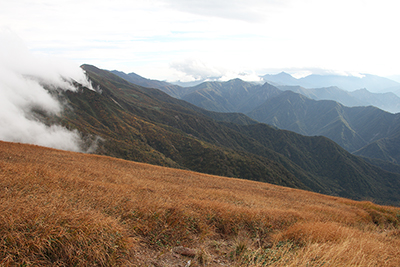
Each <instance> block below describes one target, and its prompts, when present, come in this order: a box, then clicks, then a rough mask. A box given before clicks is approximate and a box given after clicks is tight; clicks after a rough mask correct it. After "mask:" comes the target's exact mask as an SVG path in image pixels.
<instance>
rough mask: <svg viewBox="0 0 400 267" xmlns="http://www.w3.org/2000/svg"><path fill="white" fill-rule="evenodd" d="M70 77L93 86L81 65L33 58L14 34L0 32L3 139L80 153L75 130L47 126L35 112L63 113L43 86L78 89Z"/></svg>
mask: <svg viewBox="0 0 400 267" xmlns="http://www.w3.org/2000/svg"><path fill="white" fill-rule="evenodd" d="M69 78H73V79H74V80H76V81H78V82H80V83H83V84H84V85H87V86H90V83H89V82H88V81H87V79H86V77H85V74H84V73H83V71H82V70H81V69H80V68H79V66H75V65H72V64H70V63H65V62H63V61H59V60H54V59H50V58H42V57H37V56H33V55H32V54H31V53H30V52H29V51H28V49H27V48H26V47H25V46H24V44H23V42H22V41H21V40H20V39H19V38H18V37H17V36H16V35H15V34H13V33H11V32H9V31H3V32H0V139H1V140H3V141H11V142H21V143H31V144H37V145H42V146H48V147H53V148H58V149H65V150H72V151H81V140H80V136H79V134H78V133H77V132H76V131H69V130H67V129H65V128H63V127H61V126H56V125H52V126H48V125H45V124H43V123H41V122H40V121H39V120H38V119H37V118H36V117H35V115H34V114H33V113H32V111H33V110H40V111H42V112H45V113H47V114H50V115H51V114H54V115H57V114H60V112H62V111H63V107H62V106H61V104H60V103H59V102H58V101H57V100H56V99H55V98H53V97H52V96H51V95H50V94H49V91H47V90H46V89H44V88H43V84H46V85H51V86H54V87H57V88H61V89H64V90H76V89H75V88H74V87H73V86H72V85H71V83H69V82H67V80H66V79H69Z"/></svg>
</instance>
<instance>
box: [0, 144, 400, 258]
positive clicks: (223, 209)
mask: <svg viewBox="0 0 400 267" xmlns="http://www.w3.org/2000/svg"><path fill="white" fill-rule="evenodd" d="M0 170H1V172H0V214H1V215H2V216H0V236H1V239H0V265H2V266H14V265H21V266H38V265H40V266H54V265H57V266H74V265H77V266H93V265H97V266H116V265H123V266H152V265H155V266H178V265H185V264H186V263H187V262H188V261H189V260H190V261H191V265H190V266H202V265H207V266H221V265H223V264H225V265H229V266H265V265H267V264H272V265H273V266H308V265H310V264H311V265H313V266H320V265H327V266H397V265H398V262H399V261H400V252H399V251H400V228H399V227H400V209H399V208H394V207H388V206H378V205H375V204H372V203H370V202H356V201H352V200H347V199H343V198H338V197H330V196H324V195H320V194H317V193H311V192H308V191H301V190H297V189H290V188H284V187H280V186H274V185H271V184H266V183H260V182H252V181H246V180H239V179H233V178H224V177H218V176H211V175H205V174H199V173H195V172H190V171H184V170H177V169H170V168H165V167H158V166H152V165H148V164H143V163H135V162H129V161H125V160H120V159H115V158H109V157H105V156H94V155H86V154H80V153H72V152H65V151H58V150H54V149H48V148H42V147H37V146H32V145H22V144H14V143H6V142H0ZM178 246H184V247H188V248H190V249H192V253H191V254H192V255H191V257H187V256H182V255H180V254H177V253H175V252H174V251H178V249H177V247H178ZM178 252H179V251H178Z"/></svg>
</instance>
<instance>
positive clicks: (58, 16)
mask: <svg viewBox="0 0 400 267" xmlns="http://www.w3.org/2000/svg"><path fill="white" fill-rule="evenodd" d="M399 10H400V2H399V1H395V0H379V1H378V0H373V1H370V0H301V1H300V0H298V1H295V0H229V1H228V0H144V1H141V0H36V1H35V0H33V1H29V0H2V1H1V3H0V28H2V30H4V29H6V30H11V31H12V32H14V33H15V34H16V35H18V36H19V37H20V38H21V39H22V40H24V42H25V44H26V45H27V46H28V48H29V49H30V50H31V51H32V52H33V53H34V54H45V55H54V56H57V57H62V58H67V59H70V60H73V61H75V62H77V63H79V64H83V63H88V64H93V65H96V66H98V67H100V68H104V69H109V70H114V69H117V70H121V71H125V72H135V73H137V74H139V75H142V76H145V77H147V78H153V79H160V80H163V79H166V80H170V81H172V80H177V79H182V80H190V79H200V78H206V77H212V76H218V77H219V76H222V77H224V79H228V78H233V77H235V76H238V75H239V77H241V78H243V79H255V78H253V77H255V76H256V75H259V74H266V73H274V72H278V71H281V70H286V71H288V72H290V73H300V74H306V73H309V72H308V71H310V70H311V71H315V72H318V71H320V69H323V70H326V71H336V72H344V73H346V72H347V73H353V72H360V73H371V74H377V75H382V76H388V75H398V74H400V65H399V64H398V62H400V53H399V52H398V49H399V48H400V37H399V35H398V26H400V16H399V14H398V13H399Z"/></svg>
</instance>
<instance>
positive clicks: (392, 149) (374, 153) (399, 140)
mask: <svg viewBox="0 0 400 267" xmlns="http://www.w3.org/2000/svg"><path fill="white" fill-rule="evenodd" d="M354 154H355V155H359V156H364V157H368V158H373V159H380V160H384V161H388V162H391V163H395V164H397V165H400V134H398V135H396V136H393V137H389V138H382V139H379V140H377V141H375V142H372V143H371V144H368V145H367V146H365V147H363V148H361V149H360V150H358V151H355V152H354ZM388 170H391V171H393V172H398V170H397V169H396V170H393V169H388ZM399 173H400V172H399Z"/></svg>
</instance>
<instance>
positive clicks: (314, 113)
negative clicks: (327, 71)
mask: <svg viewBox="0 0 400 267" xmlns="http://www.w3.org/2000/svg"><path fill="white" fill-rule="evenodd" d="M114 73H115V74H117V75H119V76H121V77H124V78H125V79H128V78H129V77H131V78H130V79H131V81H133V78H135V79H136V80H135V81H139V82H142V84H145V85H147V86H153V87H157V88H159V89H161V90H163V91H165V92H168V90H167V88H166V87H165V86H167V85H169V84H168V83H166V82H162V84H160V83H151V80H148V79H145V78H143V77H141V78H140V79H138V78H137V77H138V75H136V74H133V73H132V74H125V75H123V76H122V75H121V72H114ZM139 77H140V76H139ZM270 77H275V80H276V81H279V82H285V81H286V82H288V83H290V81H292V82H293V83H294V82H295V81H297V80H298V79H295V78H293V77H292V76H291V75H289V74H287V73H281V74H278V75H273V76H271V75H270ZM369 77H370V76H369ZM359 79H360V78H359ZM376 80H385V79H384V78H382V79H378V78H376ZM174 88H175V89H176V90H178V91H180V92H182V93H181V94H180V98H181V99H184V100H186V101H188V102H190V103H192V104H195V105H197V106H199V107H202V108H204V109H207V110H212V111H218V112H243V113H246V114H247V115H248V116H249V117H251V118H252V119H254V120H257V121H259V122H264V123H267V124H269V125H272V126H275V127H278V128H281V129H286V130H291V131H294V132H297V133H300V134H303V135H309V136H314V135H322V136H325V137H328V138H330V139H332V140H333V141H335V142H336V143H338V144H339V145H341V146H342V147H343V148H345V149H346V150H347V151H349V152H352V153H354V154H356V155H360V156H364V157H368V158H373V159H379V160H383V161H385V162H386V163H384V162H382V161H374V163H375V164H378V162H379V166H381V167H383V166H385V168H388V169H389V170H391V171H396V172H397V171H398V169H399V166H393V165H392V164H388V163H394V164H399V162H400V157H399V155H398V153H397V151H398V149H397V148H398V146H397V143H396V140H397V133H398V127H397V126H396V125H397V124H396V123H397V120H398V115H397V114H390V113H388V112H385V111H383V110H381V109H378V108H375V107H374V106H372V105H371V104H370V103H375V104H376V105H375V106H381V107H382V106H384V107H386V109H387V110H388V109H389V110H397V109H398V108H399V105H400V98H399V97H397V96H396V95H394V94H393V93H371V92H369V91H367V90H366V89H360V90H356V91H353V92H348V91H345V90H342V89H340V88H338V87H336V86H331V87H325V88H317V89H306V88H304V87H300V86H278V87H275V86H272V85H270V84H269V83H265V84H264V85H260V84H254V83H249V82H244V81H242V80H240V79H234V80H231V81H227V82H205V83H202V84H200V85H197V86H194V87H184V88H183V87H177V86H176V87H174ZM286 91H293V92H297V93H299V94H301V95H298V94H294V93H293V94H290V93H286ZM175 95H177V94H175ZM312 99H314V100H319V101H311V100H312ZM322 99H327V100H335V101H337V102H334V101H321V100H322ZM347 106H349V107H347Z"/></svg>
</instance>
